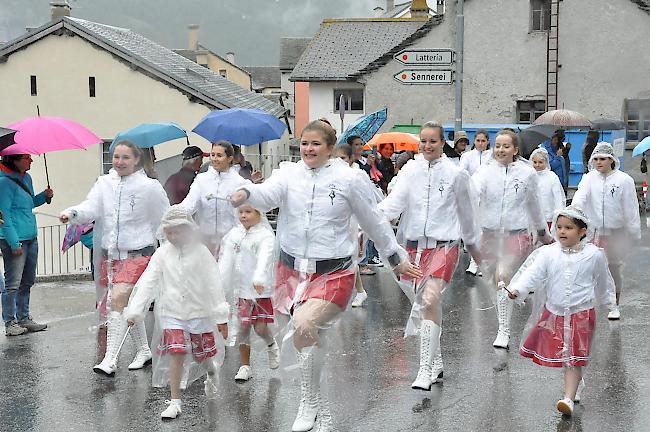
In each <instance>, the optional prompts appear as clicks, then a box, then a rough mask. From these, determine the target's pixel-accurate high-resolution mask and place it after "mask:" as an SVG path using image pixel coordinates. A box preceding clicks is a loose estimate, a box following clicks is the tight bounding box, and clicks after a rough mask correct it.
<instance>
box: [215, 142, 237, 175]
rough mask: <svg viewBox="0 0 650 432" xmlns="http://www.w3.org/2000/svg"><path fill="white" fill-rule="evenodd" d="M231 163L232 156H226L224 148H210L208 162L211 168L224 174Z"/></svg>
mask: <svg viewBox="0 0 650 432" xmlns="http://www.w3.org/2000/svg"><path fill="white" fill-rule="evenodd" d="M232 161H233V156H228V155H227V154H226V149H225V148H223V147H221V146H220V145H213V146H212V150H211V151H210V162H212V168H214V169H215V170H217V171H219V172H226V171H228V170H229V169H230V166H231V165H232Z"/></svg>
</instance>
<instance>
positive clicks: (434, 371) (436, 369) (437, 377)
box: [431, 325, 443, 384]
mask: <svg viewBox="0 0 650 432" xmlns="http://www.w3.org/2000/svg"><path fill="white" fill-rule="evenodd" d="M441 337H442V325H440V333H439V334H438V349H437V351H436V352H435V353H434V354H433V366H431V383H432V384H435V383H437V382H442V368H443V365H442V350H441V349H440V338H441Z"/></svg>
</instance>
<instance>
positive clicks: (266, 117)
mask: <svg viewBox="0 0 650 432" xmlns="http://www.w3.org/2000/svg"><path fill="white" fill-rule="evenodd" d="M286 129H287V125H286V124H285V123H284V122H283V121H282V120H279V119H278V118H277V117H275V116H272V115H271V114H268V113H265V112H264V111H260V110H257V109H244V108H231V109H225V110H215V111H212V112H211V113H209V114H208V115H206V116H205V117H203V119H201V121H200V122H199V124H197V125H196V127H195V128H194V129H192V132H194V133H197V134H199V135H201V136H202V137H203V138H205V139H207V140H208V141H210V142H211V143H214V142H217V141H219V140H226V141H230V142H231V143H233V144H238V145H244V146H249V145H253V144H259V143H262V142H264V141H271V140H275V139H278V138H280V137H281V136H282V134H283V133H284V131H285V130H286Z"/></svg>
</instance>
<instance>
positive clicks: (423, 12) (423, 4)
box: [411, 0, 429, 18]
mask: <svg viewBox="0 0 650 432" xmlns="http://www.w3.org/2000/svg"><path fill="white" fill-rule="evenodd" d="M428 17H429V5H427V0H413V1H411V18H428Z"/></svg>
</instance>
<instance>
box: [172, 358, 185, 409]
mask: <svg viewBox="0 0 650 432" xmlns="http://www.w3.org/2000/svg"><path fill="white" fill-rule="evenodd" d="M184 360H185V354H178V353H174V354H170V359H169V386H170V388H171V393H172V399H180V398H181V376H183V361H184Z"/></svg>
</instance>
